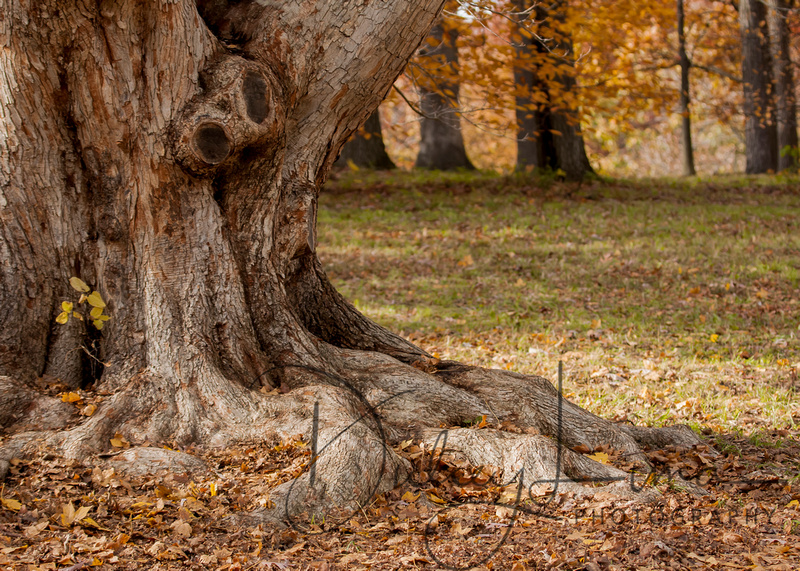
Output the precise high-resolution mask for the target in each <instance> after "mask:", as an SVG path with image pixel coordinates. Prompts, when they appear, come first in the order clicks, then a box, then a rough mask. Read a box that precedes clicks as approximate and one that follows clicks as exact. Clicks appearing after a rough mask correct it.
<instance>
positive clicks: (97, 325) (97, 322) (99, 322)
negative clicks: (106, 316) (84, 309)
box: [92, 319, 105, 331]
mask: <svg viewBox="0 0 800 571" xmlns="http://www.w3.org/2000/svg"><path fill="white" fill-rule="evenodd" d="M92 325H94V326H95V328H97V330H98V331H100V330H101V329H102V328H103V325H105V323H103V321H102V320H101V319H95V320H94V321H92Z"/></svg>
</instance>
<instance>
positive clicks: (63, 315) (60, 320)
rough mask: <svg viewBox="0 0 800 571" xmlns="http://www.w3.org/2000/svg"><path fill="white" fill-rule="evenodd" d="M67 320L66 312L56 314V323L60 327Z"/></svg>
mask: <svg viewBox="0 0 800 571" xmlns="http://www.w3.org/2000/svg"><path fill="white" fill-rule="evenodd" d="M68 320H69V313H67V312H66V311H62V312H61V313H59V314H58V317H56V323H60V324H61V325H64V324H65V323H66V322H67V321H68Z"/></svg>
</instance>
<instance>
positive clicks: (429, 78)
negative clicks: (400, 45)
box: [414, 18, 475, 170]
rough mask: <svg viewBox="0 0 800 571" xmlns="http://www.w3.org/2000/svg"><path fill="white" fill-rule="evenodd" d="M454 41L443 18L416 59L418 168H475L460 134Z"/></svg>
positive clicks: (455, 31) (452, 31)
mask: <svg viewBox="0 0 800 571" xmlns="http://www.w3.org/2000/svg"><path fill="white" fill-rule="evenodd" d="M457 39H458V29H457V28H455V27H453V26H452V25H451V24H450V23H449V22H448V21H447V19H446V18H442V19H440V20H439V21H438V22H437V23H436V25H434V26H433V28H431V31H430V34H429V35H428V38H427V40H426V43H425V44H424V45H423V47H422V49H421V50H420V52H419V55H418V58H417V60H418V62H419V66H417V67H416V70H415V73H414V77H415V79H416V82H417V86H418V89H419V110H420V113H421V117H420V134H421V136H420V143H419V153H418V154H417V160H416V163H415V165H414V166H416V167H417V168H426V169H438V170H455V169H470V170H471V169H474V168H475V167H474V166H473V165H472V162H470V160H469V158H468V157H467V151H466V149H465V148H464V136H463V134H462V132H461V119H460V117H459V106H458V95H459V89H460V86H459V83H460V80H459V64H458V46H457V45H456V40H457Z"/></svg>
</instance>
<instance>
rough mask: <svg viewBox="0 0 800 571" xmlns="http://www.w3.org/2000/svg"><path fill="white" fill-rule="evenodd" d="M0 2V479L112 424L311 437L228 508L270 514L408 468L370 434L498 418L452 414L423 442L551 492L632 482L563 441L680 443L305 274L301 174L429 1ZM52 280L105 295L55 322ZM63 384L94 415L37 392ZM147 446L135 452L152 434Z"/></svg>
mask: <svg viewBox="0 0 800 571" xmlns="http://www.w3.org/2000/svg"><path fill="white" fill-rule="evenodd" d="M22 4H23V3H20V2H17V1H15V0H0V14H2V17H1V18H0V39H2V45H3V47H4V49H3V50H2V51H0V69H2V70H3V73H2V74H0V151H2V152H0V220H2V225H0V252H2V258H1V259H2V266H0V428H2V430H3V434H2V440H0V479H2V478H3V477H4V476H5V473H6V472H7V471H8V469H9V461H10V460H11V459H12V458H13V457H15V456H20V455H25V454H37V453H38V452H37V451H47V452H50V451H55V452H58V453H61V454H63V455H66V456H70V457H77V458H83V459H86V461H87V462H92V460H91V456H92V454H94V453H97V452H103V451H107V450H108V449H109V448H110V443H109V439H110V438H113V437H114V435H115V434H116V433H121V434H122V435H123V436H124V437H125V438H126V439H127V440H128V441H129V442H131V443H132V444H133V445H134V447H133V448H132V449H131V450H126V451H125V452H123V453H122V454H120V455H118V456H116V457H115V458H116V460H118V461H119V462H123V461H125V459H126V458H127V459H128V460H127V462H129V463H136V461H137V455H136V451H137V450H139V451H141V448H142V447H145V446H152V445H150V444H148V443H152V444H153V445H160V444H165V443H170V444H171V443H175V444H177V445H179V446H181V447H185V446H188V445H190V444H193V445H196V446H197V447H198V449H202V448H203V447H214V448H219V447H225V446H229V445H231V444H233V443H236V442H242V441H248V442H252V441H280V440H286V439H288V438H290V437H292V436H295V435H298V434H300V435H304V438H305V439H306V440H307V441H311V440H312V437H313V439H314V442H317V441H318V442H319V443H320V447H319V448H315V452H316V456H315V457H314V459H313V460H312V461H311V462H310V463H309V465H308V466H305V467H303V468H302V469H301V473H300V474H299V475H298V476H297V477H296V478H294V479H293V480H291V481H290V482H286V483H284V484H282V485H280V486H278V487H275V488H273V489H271V490H270V498H271V500H272V501H273V502H274V504H273V505H271V507H269V508H265V510H263V511H262V512H258V513H256V514H253V517H256V518H259V519H258V521H259V522H263V523H266V522H275V521H281V522H286V521H287V520H288V521H290V522H291V518H292V516H293V515H297V514H298V513H301V512H307V513H310V514H315V515H316V514H325V513H326V512H328V511H329V510H330V509H331V508H332V507H335V506H343V505H349V506H353V507H354V508H355V509H358V508H359V507H360V506H364V505H366V504H367V503H368V502H369V501H370V500H371V499H372V498H373V497H374V496H375V495H376V494H378V493H382V492H385V491H388V490H390V489H392V488H394V487H395V486H397V485H398V484H399V483H402V482H403V481H405V480H406V479H408V478H410V477H411V475H412V473H413V470H414V468H413V467H412V466H411V464H410V462H409V461H407V460H406V459H404V458H402V457H401V456H400V455H398V454H397V453H396V451H395V449H394V448H393V447H394V446H395V445H397V444H398V443H399V442H401V441H402V440H404V439H410V438H411V439H416V440H417V441H419V442H421V443H423V446H424V447H425V449H427V450H433V449H435V443H436V442H439V441H440V440H439V439H440V436H441V428H440V427H442V426H446V427H453V426H465V425H466V424H468V423H469V422H470V421H472V420H474V419H475V418H476V417H479V416H485V417H486V418H487V419H489V418H491V419H492V426H493V427H494V426H496V427H497V428H491V429H489V428H487V430H481V431H477V430H472V429H459V428H456V429H454V430H452V431H450V436H449V438H448V439H447V450H448V452H450V451H452V452H453V453H454V454H459V455H462V456H461V457H462V458H467V459H468V461H469V462H473V463H475V464H476V465H491V466H497V467H498V468H499V469H500V472H499V473H500V474H503V482H502V483H503V484H505V483H508V482H510V481H511V479H512V478H513V477H514V474H516V473H521V472H519V471H520V470H524V474H525V476H526V478H530V480H526V482H528V481H534V482H535V481H537V480H545V479H550V481H552V478H553V477H557V478H559V479H558V480H556V481H558V482H560V483H559V485H560V486H562V489H564V490H572V491H575V492H576V493H584V492H583V490H586V492H585V493H591V492H592V490H593V489H589V488H584V487H583V486H581V485H579V484H578V482H580V481H585V480H586V479H589V480H592V481H601V482H609V481H615V479H616V481H617V482H618V485H616V487H615V486H614V485H613V484H612V485H611V486H607V487H605V488H598V489H608V488H611V490H612V491H613V492H614V493H616V494H618V495H629V496H630V495H633V496H636V495H637V494H639V492H637V491H636V490H634V489H633V487H632V486H631V487H629V485H628V484H627V483H626V482H625V480H628V474H626V473H625V472H622V471H621V470H619V469H617V468H613V467H612V466H607V465H605V464H601V463H598V462H595V461H594V460H592V459H591V458H588V457H587V456H584V455H583V454H580V453H578V452H575V451H573V450H571V449H576V448H581V449H587V450H594V449H597V448H599V447H600V446H601V445H607V446H610V447H611V448H614V449H615V450H620V451H622V452H623V453H625V454H626V460H627V461H630V462H634V463H638V464H639V465H640V467H641V468H643V469H642V470H640V472H639V473H640V474H646V473H647V472H649V471H650V468H649V465H648V461H647V458H646V457H645V456H644V455H643V454H642V452H641V450H640V444H646V445H659V444H665V443H673V444H677V443H683V444H694V443H697V442H698V440H697V437H696V436H694V433H692V431H691V430H689V429H688V428H687V429H685V430H683V431H681V430H677V429H646V428H641V429H640V428H636V427H633V426H627V425H615V424H612V423H611V422H609V421H606V420H603V419H601V418H598V417H596V416H594V415H592V414H590V413H588V412H586V411H584V410H582V409H580V408H579V407H577V406H575V405H572V404H571V403H569V402H566V401H564V400H563V399H562V398H561V395H559V394H558V393H557V391H556V390H555V389H554V388H553V385H552V384H551V383H550V382H549V381H547V380H546V379H543V378H541V377H532V376H524V375H517V374H515V373H511V372H508V371H499V370H498V371H495V370H484V369H479V368H476V367H468V366H463V365H459V364H457V363H450V362H440V361H438V360H436V359H434V358H432V357H431V356H430V355H428V354H427V353H426V352H425V351H423V350H422V349H419V348H418V347H415V346H414V345H413V344H411V343H409V342H408V341H406V340H405V339H403V338H401V337H399V336H397V335H395V334H393V333H391V332H389V331H387V330H386V329H384V328H383V327H381V326H379V325H377V324H375V323H373V322H372V321H370V320H368V319H367V318H366V317H364V316H363V315H361V314H360V313H359V312H358V311H357V310H356V308H355V307H354V306H353V305H352V304H350V303H348V302H347V301H346V300H344V298H342V297H341V295H339V294H338V293H337V292H336V290H335V289H334V287H333V286H332V285H331V284H330V282H329V281H328V279H327V277H326V276H325V272H324V270H323V268H322V265H321V264H320V261H319V260H318V258H317V255H316V253H315V236H316V212H317V210H316V204H317V198H318V194H319V191H320V188H321V187H322V184H323V183H324V182H325V179H326V176H327V175H328V173H329V171H330V169H331V166H332V164H333V162H334V160H335V159H336V157H337V155H338V153H339V150H340V148H341V147H342V145H344V143H345V141H347V139H348V138H349V137H350V136H351V135H352V134H353V133H354V132H355V131H356V130H357V129H358V127H359V126H360V125H361V124H362V123H363V122H364V121H365V120H366V118H367V117H368V116H369V114H370V113H372V112H373V111H374V110H375V109H376V108H377V107H378V104H379V103H380V101H381V100H382V99H383V96H384V95H385V94H386V92H387V90H388V89H389V88H390V87H391V85H392V83H393V82H394V81H395V79H396V78H397V76H398V75H399V74H400V73H401V72H402V70H403V68H404V67H405V65H406V63H407V61H408V59H409V58H410V57H411V55H412V53H413V51H414V50H415V49H416V47H417V44H418V42H419V41H420V40H421V39H422V38H424V37H425V34H426V33H427V31H428V28H429V26H430V25H431V24H432V23H433V21H434V20H435V18H436V16H437V14H438V13H439V11H440V10H441V8H442V2H441V0H413V1H412V0H381V1H380V2H352V3H338V2H330V1H329V0H290V1H287V0H281V1H278V0H274V1H268V0H260V1H259V2H239V1H233V0H231V1H230V2H227V1H225V0H213V1H209V2H198V3H196V2H194V1H190V0H154V1H153V2H146V3H145V2H140V1H138V0H116V1H112V0H109V1H107V2H102V3H93V2H88V3H87V2H75V3H73V2H64V1H63V0H41V1H39V2H30V3H25V7H23V6H22ZM308 38H314V41H313V42H309V41H308ZM72 276H77V277H80V278H82V279H83V280H84V281H85V282H87V283H89V284H90V285H92V286H94V287H95V288H96V289H97V290H98V291H99V292H100V293H102V296H103V298H104V299H105V300H106V301H107V304H108V305H107V307H106V308H105V310H106V312H107V314H108V315H110V316H111V319H110V321H107V322H106V325H105V327H104V328H103V329H102V331H100V330H92V329H89V327H91V326H90V325H88V326H87V324H86V322H84V321H79V320H78V319H75V318H70V319H69V320H68V321H67V323H66V324H59V323H56V321H55V319H56V316H57V315H58V314H59V313H60V311H61V308H62V301H64V300H75V301H77V299H76V298H77V292H75V291H73V290H72V289H71V288H70V278H71V277H72ZM87 351H88V352H90V353H92V356H91V358H92V360H95V361H98V362H99V361H102V363H103V367H102V369H95V372H96V374H95V375H92V376H89V377H86V376H84V373H85V372H86V371H87V370H90V368H89V369H87V368H86V367H84V366H83V363H82V362H81V358H80V357H78V356H79V355H80V354H82V353H86V352H87ZM54 385H55V386H54ZM64 385H67V386H72V387H75V386H84V387H85V391H87V392H89V393H90V395H91V397H92V398H93V399H95V400H96V402H97V403H98V404H97V408H96V410H95V411H94V413H93V414H92V415H90V416H88V417H87V416H82V415H81V414H80V411H79V410H78V409H77V408H76V407H75V406H73V405H71V404H68V403H66V402H62V400H61V399H60V398H57V397H54V396H52V395H53V394H55V393H56V392H57V391H58V390H64V388H63V386H64ZM262 389H264V390H262ZM556 411H558V414H556ZM556 419H558V420H559V422H556ZM508 425H512V426H513V427H514V432H513V433H512V432H510V431H508V430H503V429H502V428H501V427H502V426H508ZM552 436H557V443H556V441H554V440H553V438H551V437H552ZM171 447H174V445H172V444H171ZM147 452H148V453H149V454H151V455H152V454H158V457H159V458H162V459H164V464H161V466H158V467H154V468H153V469H159V468H163V467H164V465H165V464H166V463H167V462H168V461H169V458H170V457H171V455H173V454H175V453H174V452H173V451H170V450H164V449H163V448H162V447H160V446H159V447H151V448H150V450H149V451H147ZM116 460H115V462H116ZM198 463H200V464H202V463H201V462H199V461H198ZM157 464H159V462H153V463H151V464H150V465H151V466H154V465H157ZM95 465H96V464H95ZM116 465H117V466H124V463H123V464H116ZM630 478H631V479H630V481H631V482H633V481H634V480H633V476H632V475H631V476H630ZM640 481H641V478H640ZM642 493H645V492H642Z"/></svg>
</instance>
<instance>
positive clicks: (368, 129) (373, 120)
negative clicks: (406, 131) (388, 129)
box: [334, 109, 395, 170]
mask: <svg viewBox="0 0 800 571" xmlns="http://www.w3.org/2000/svg"><path fill="white" fill-rule="evenodd" d="M351 163H352V164H353V165H355V166H356V167H358V168H363V169H376V170H391V169H393V168H395V164H394V163H393V162H392V159H390V158H389V155H387V154H386V147H385V146H384V144H383V131H382V130H381V117H380V113H379V112H378V110H377V109H376V110H375V111H373V113H372V115H370V116H369V119H367V122H366V123H364V126H363V127H361V129H359V130H358V131H357V132H356V134H355V135H353V138H352V139H350V140H349V141H347V143H345V145H344V147H342V154H340V155H339V159H338V160H337V161H336V163H334V166H337V167H347V166H348V165H350V164H351Z"/></svg>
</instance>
